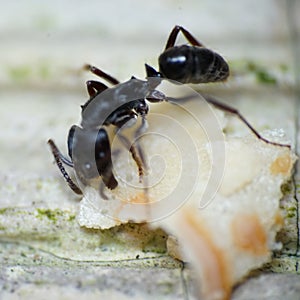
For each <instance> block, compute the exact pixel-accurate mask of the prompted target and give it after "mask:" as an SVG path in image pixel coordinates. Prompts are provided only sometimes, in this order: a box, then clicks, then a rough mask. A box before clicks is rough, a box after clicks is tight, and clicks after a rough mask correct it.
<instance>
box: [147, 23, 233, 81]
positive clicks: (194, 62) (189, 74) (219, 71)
mask: <svg viewBox="0 0 300 300" xmlns="http://www.w3.org/2000/svg"><path fill="white" fill-rule="evenodd" d="M179 32H182V33H183V35H184V36H185V38H186V39H187V40H188V42H189V43H190V44H191V46H190V45H180V46H175V42H176V38H177V36H178V33H179ZM158 62H159V73H160V74H161V77H164V78H167V79H171V80H175V81H178V82H181V83H208V82H217V81H223V80H226V79H227V77H228V76H229V67H228V64H227V62H226V61H225V60H224V58H223V57H222V56H221V55H220V54H218V53H216V52H214V51H213V50H210V49H207V48H206V47H204V45H203V44H202V43H200V42H199V41H198V40H197V39H196V38H195V37H194V36H193V35H192V34H191V33H190V32H189V31H187V30H186V29H185V28H183V27H181V26H175V27H174V28H173V30H172V31H171V33H170V35H169V38H168V41H167V44H166V47H165V50H164V52H163V53H162V54H161V55H160V56H159V58H158ZM147 75H148V76H151V71H150V70H149V71H148V72H147Z"/></svg>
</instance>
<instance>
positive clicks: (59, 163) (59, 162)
mask: <svg viewBox="0 0 300 300" xmlns="http://www.w3.org/2000/svg"><path fill="white" fill-rule="evenodd" d="M48 144H49V146H50V148H51V152H52V154H53V156H54V159H55V162H56V164H57V166H58V168H59V170H60V172H61V173H62V175H63V176H64V178H65V180H66V182H67V184H68V185H69V187H70V188H71V190H72V191H74V192H75V193H76V194H78V195H82V191H81V189H80V188H79V187H78V186H77V185H76V184H75V183H74V181H73V180H72V179H71V177H70V176H69V174H68V172H67V171H66V169H65V168H64V166H63V163H66V164H67V165H69V166H71V167H73V164H72V162H70V161H69V160H68V159H67V158H65V157H64V156H63V155H62V154H61V152H60V151H59V149H58V148H57V146H56V145H55V143H54V141H53V140H51V139H50V140H49V141H48Z"/></svg>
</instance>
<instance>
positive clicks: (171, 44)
mask: <svg viewBox="0 0 300 300" xmlns="http://www.w3.org/2000/svg"><path fill="white" fill-rule="evenodd" d="M180 31H181V32H182V34H183V35H184V37H185V38H186V39H187V41H188V42H190V43H191V44H192V45H193V46H198V47H205V46H204V45H203V44H202V43H200V42H199V41H198V40H197V39H196V38H195V37H194V36H193V35H192V34H191V33H190V32H189V31H187V30H186V29H185V28H183V27H182V26H178V25H176V26H175V27H174V28H173V30H172V31H171V33H170V35H169V38H168V40H167V44H166V47H165V50H167V49H169V48H172V47H174V45H175V42H176V39H177V36H178V34H179V32H180Z"/></svg>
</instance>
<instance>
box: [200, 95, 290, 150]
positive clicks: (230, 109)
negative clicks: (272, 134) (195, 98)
mask: <svg viewBox="0 0 300 300" xmlns="http://www.w3.org/2000/svg"><path fill="white" fill-rule="evenodd" d="M204 98H205V100H206V101H207V102H208V103H211V104H212V105H213V106H215V107H217V108H218V109H220V110H223V111H224V112H227V113H230V114H233V115H235V116H237V117H238V118H239V119H240V120H241V121H242V122H243V123H244V124H245V125H246V126H247V127H248V128H249V129H250V130H251V131H252V133H253V134H254V135H255V136H256V137H257V138H258V139H259V140H261V141H263V142H265V143H267V144H270V145H274V146H279V147H286V148H289V149H290V148H291V145H288V144H280V143H276V142H272V141H269V140H267V139H265V138H264V137H263V136H261V135H260V134H259V133H258V132H257V131H256V129H255V128H254V127H253V126H252V125H251V124H250V123H249V122H248V121H247V120H246V118H245V117H244V116H243V115H242V114H241V113H240V112H239V111H238V110H237V109H236V108H234V107H231V106H229V105H226V104H224V103H221V102H219V101H217V100H216V99H214V98H213V97H211V96H204Z"/></svg>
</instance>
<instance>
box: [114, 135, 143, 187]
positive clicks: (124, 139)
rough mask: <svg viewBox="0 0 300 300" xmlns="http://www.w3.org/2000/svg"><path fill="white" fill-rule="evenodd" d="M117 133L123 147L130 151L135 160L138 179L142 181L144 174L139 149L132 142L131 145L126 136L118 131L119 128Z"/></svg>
mask: <svg viewBox="0 0 300 300" xmlns="http://www.w3.org/2000/svg"><path fill="white" fill-rule="evenodd" d="M117 135H118V138H119V139H120V141H121V142H122V144H123V145H124V146H125V148H126V149H127V150H128V151H129V152H130V153H131V156H132V158H133V160H134V161H135V163H136V165H137V167H138V170H139V178H140V180H139V181H140V182H142V177H143V175H144V166H143V160H142V158H140V156H139V155H138V152H139V151H138V150H137V149H136V147H135V146H134V145H133V144H132V145H131V143H130V141H129V140H128V139H127V137H125V136H124V135H123V134H121V133H120V130H119V131H118V132H117Z"/></svg>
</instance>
